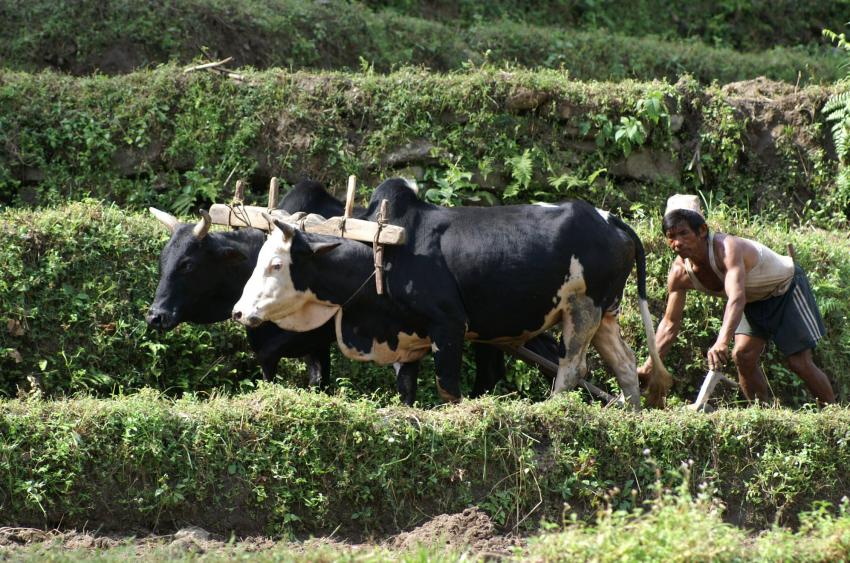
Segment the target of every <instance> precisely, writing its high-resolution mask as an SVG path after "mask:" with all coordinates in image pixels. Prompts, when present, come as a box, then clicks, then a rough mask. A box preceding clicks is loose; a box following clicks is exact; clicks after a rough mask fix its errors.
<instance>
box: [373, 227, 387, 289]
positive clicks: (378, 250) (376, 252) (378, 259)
mask: <svg viewBox="0 0 850 563" xmlns="http://www.w3.org/2000/svg"><path fill="white" fill-rule="evenodd" d="M377 219H378V220H377V223H378V230H377V231H375V238H373V239H372V249H373V250H372V255H373V257H374V264H375V271H374V273H373V275H377V274H378V272H379V271H380V273H381V282H380V284H381V285H382V286H383V283H384V275H383V274H384V264H383V261H384V248H383V246H382V245H381V244H380V243H379V242H378V240H379V239H380V238H381V231H382V230H383V229H384V226H385V225H386V224H387V220H386V218H385V217H384V214H383V213H381V212H378V217H377ZM381 290H383V287H382V288H381Z"/></svg>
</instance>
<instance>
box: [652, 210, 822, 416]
mask: <svg viewBox="0 0 850 563" xmlns="http://www.w3.org/2000/svg"><path fill="white" fill-rule="evenodd" d="M662 229H663V231H664V236H665V237H666V238H667V244H668V245H669V246H670V248H671V249H672V250H673V252H675V253H676V259H675V260H674V261H673V265H672V266H671V267H670V273H669V274H668V276H667V292H668V297H667V309H666V311H665V312H664V318H663V319H662V320H661V322H660V323H659V325H658V331H657V332H656V335H655V342H656V345H657V346H658V353H659V355H660V356H661V358H662V359H663V358H664V357H665V356H666V354H667V352H668V351H669V350H670V346H671V345H672V344H673V341H674V340H675V339H676V335H677V334H678V333H679V328H680V326H681V323H682V313H683V311H684V309H685V296H686V293H687V292H688V291H689V290H696V291H700V292H703V293H707V294H709V295H714V296H717V297H725V298H726V299H727V301H726V309H725V311H724V313H723V325H722V326H721V328H720V333H719V334H718V336H717V341H716V342H715V343H714V344H713V345H712V346H711V348H710V349H709V350H708V367H709V369H722V368H723V367H724V366H725V365H726V363H727V361H728V359H729V352H728V349H729V341H730V340H731V339H732V338H733V337H734V339H735V346H734V348H733V350H732V359H733V360H734V362H735V367H736V368H737V369H738V382H739V383H740V385H741V391H743V393H744V396H745V397H746V398H747V400H750V401H752V400H754V399H758V400H760V401H765V402H768V401H770V400H771V397H770V392H769V388H768V385H767V380H766V379H765V376H764V373H763V372H762V370H761V367H760V366H759V359H760V358H761V355H762V352H764V349H765V346H766V344H767V341H768V340H773V341H774V342H775V343H776V345H777V347H778V348H779V350H780V351H781V352H782V353H783V354H784V355H785V356H786V357H787V359H788V364H789V367H790V368H791V371H793V372H794V373H796V374H797V375H799V376H800V377H801V378H802V379H803V381H805V383H806V385H807V386H808V388H809V390H810V391H811V392H812V394H813V395H814V396H815V398H816V399H817V400H818V402H819V403H821V404H824V403H833V402H835V394H834V392H833V390H832V386H831V385H830V383H829V379H827V377H826V375H825V374H824V373H823V372H822V371H821V370H820V369H819V368H818V367H817V366H816V365H815V364H814V361H813V360H812V349H813V348H814V347H815V345H816V344H817V342H818V340H820V338H821V337H822V336H823V334H824V326H823V320H822V319H821V316H820V312H819V311H818V308H817V304H816V303H815V298H814V296H813V295H812V291H811V289H810V287H809V283H808V280H807V279H806V274H805V273H804V272H803V270H802V269H801V268H800V267H799V266H795V265H794V261H793V259H791V258H790V257H788V256H780V255H779V254H777V253H775V252H773V251H772V250H770V249H769V248H767V247H766V246H764V245H763V244H761V243H758V242H756V241H753V240H748V239H744V238H740V237H736V236H733V235H728V234H724V233H713V232H711V231H709V229H708V226H707V225H706V224H705V218H704V217H703V215H702V211H701V209H700V204H699V198H698V197H697V196H690V195H681V194H679V195H674V196H672V197H671V198H670V199H669V200H668V201H667V209H666V211H665V213H664V220H663V222H662ZM651 369H652V360H651V359H647V361H646V363H645V364H644V365H643V366H642V367H641V369H640V370H638V371H639V375H641V377H642V378H643V377H644V375H645V374H646V375H648V374H649V373H651Z"/></svg>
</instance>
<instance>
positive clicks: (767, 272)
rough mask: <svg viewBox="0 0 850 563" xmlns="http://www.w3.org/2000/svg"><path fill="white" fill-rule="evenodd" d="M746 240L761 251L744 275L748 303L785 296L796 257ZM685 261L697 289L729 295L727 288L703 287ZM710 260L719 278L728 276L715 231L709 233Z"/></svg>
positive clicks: (714, 293)
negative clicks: (716, 250) (716, 255)
mask: <svg viewBox="0 0 850 563" xmlns="http://www.w3.org/2000/svg"><path fill="white" fill-rule="evenodd" d="M745 240H746V241H747V242H749V243H750V244H752V245H754V246H755V247H756V249H757V250H758V253H759V259H758V262H756V265H755V266H753V268H752V269H751V270H750V271H749V272H746V273H745V274H744V278H745V279H744V291H745V293H746V297H747V303H752V302H753V301H761V300H762V299H767V298H768V297H775V296H777V295H782V294H783V293H785V292H786V291H788V287H789V286H790V285H791V281H792V280H793V279H794V260H793V259H792V258H791V257H790V256H782V255H780V254H777V253H776V252H774V251H772V250H771V249H769V248H768V247H766V246H765V245H763V244H762V243H760V242H756V241H754V240H750V239H745ZM684 262H685V271H686V272H688V277H689V278H691V283H692V284H694V289H696V290H697V291H701V292H702V293H707V294H708V295H714V296H715V297H726V292H725V291H713V290H711V289H708V288H707V287H705V286H703V285H702V284H701V283H700V282H699V280H698V279H697V276H696V274H694V270H693V267H692V266H691V262H690V260H688V259H687V258H685V260H684ZM708 263H709V265H710V266H711V269H712V270H714V273H715V274H716V275H717V277H718V278H720V279H721V280H722V279H724V276H723V274H721V273H720V268H718V267H717V262H716V261H715V258H714V233H712V232H709V233H708Z"/></svg>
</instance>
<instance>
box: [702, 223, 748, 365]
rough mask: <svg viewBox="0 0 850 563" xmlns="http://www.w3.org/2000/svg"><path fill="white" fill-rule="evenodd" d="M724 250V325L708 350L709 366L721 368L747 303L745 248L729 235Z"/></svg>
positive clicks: (726, 358) (725, 360) (724, 363)
mask: <svg viewBox="0 0 850 563" xmlns="http://www.w3.org/2000/svg"><path fill="white" fill-rule="evenodd" d="M726 240H727V242H726V244H725V248H724V250H725V251H726V256H725V257H724V258H723V264H724V266H725V267H726V277H725V278H724V280H723V288H724V290H725V291H726V297H727V298H728V301H726V309H725V310H724V312H723V325H722V326H721V327H720V332H719V333H718V335H717V341H716V342H715V343H714V345H713V346H712V347H711V348H709V350H708V367H709V368H710V369H719V368H721V367H723V366H724V365H726V362H727V361H728V360H729V341H730V340H731V339H732V337H734V336H735V329H736V328H737V327H738V324H739V323H740V322H741V318H742V317H743V316H744V306H745V305H746V304H747V294H746V290H745V285H744V284H745V282H746V268H745V266H744V249H743V248H742V246H741V244H740V243H738V241H737V239H734V238H732V237H728V238H727V239H726Z"/></svg>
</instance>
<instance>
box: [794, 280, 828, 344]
mask: <svg viewBox="0 0 850 563" xmlns="http://www.w3.org/2000/svg"><path fill="white" fill-rule="evenodd" d="M793 297H794V304H795V305H796V306H797V310H798V311H799V312H800V316H801V317H802V318H803V322H804V323H805V325H806V328H807V329H808V331H809V336H811V337H812V338H814V339H815V340H819V339H820V338H821V337H822V336H823V334H822V333H821V331H820V329H819V328H818V323H817V321H816V320H815V319H816V317H815V316H814V314H813V313H812V309H811V307H809V302H808V301H806V298H805V297H803V292H802V291H801V290H800V286H799V285H798V286H795V287H794V295H793Z"/></svg>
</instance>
